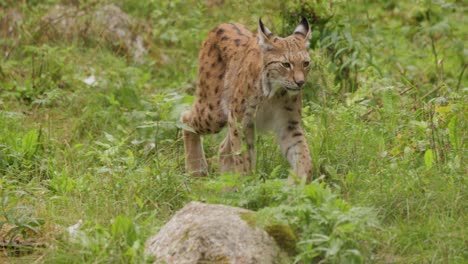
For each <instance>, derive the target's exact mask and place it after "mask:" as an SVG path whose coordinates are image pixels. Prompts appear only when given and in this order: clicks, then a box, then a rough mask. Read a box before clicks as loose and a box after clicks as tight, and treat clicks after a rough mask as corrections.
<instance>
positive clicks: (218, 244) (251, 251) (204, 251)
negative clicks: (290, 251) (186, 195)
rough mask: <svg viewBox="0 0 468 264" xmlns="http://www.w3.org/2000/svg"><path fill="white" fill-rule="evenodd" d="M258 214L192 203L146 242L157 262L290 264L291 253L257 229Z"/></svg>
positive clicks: (181, 263) (222, 206)
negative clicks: (289, 254)
mask: <svg viewBox="0 0 468 264" xmlns="http://www.w3.org/2000/svg"><path fill="white" fill-rule="evenodd" d="M253 214H254V212H252V211H249V210H246V209H242V208H236V207H230V206H225V205H215V204H204V203H199V202H191V203H189V204H188V205H186V206H185V207H184V208H182V209H181V210H180V211H178V212H177V213H176V214H175V215H174V217H172V219H171V220H170V221H169V222H168V223H167V224H166V225H165V226H164V227H163V228H162V229H161V230H160V231H159V232H158V234H157V235H155V236H153V237H151V238H150V239H149V240H148V241H147V242H146V247H145V251H146V253H147V254H149V255H153V256H155V257H156V261H155V262H154V263H168V264H171V263H177V264H192V263H193V264H196V263H242V264H250V263H252V264H254V263H262V264H270V263H278V264H280V263H290V261H288V257H287V253H285V252H284V251H283V250H282V249H280V248H279V246H278V245H277V244H276V242H275V240H274V239H273V238H272V237H270V236H269V235H268V234H267V233H266V232H265V231H264V230H262V229H261V228H258V227H256V226H255V220H254V218H253Z"/></svg>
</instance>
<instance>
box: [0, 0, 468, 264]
mask: <svg viewBox="0 0 468 264" xmlns="http://www.w3.org/2000/svg"><path fill="white" fill-rule="evenodd" d="M217 2H222V1H195V0H189V1H182V0H174V1H169V0H167V1H166V0H150V1H136V0H108V1H85V0H80V1H74V0H47V1H36V0H31V1H13V0H0V52H1V56H0V175H1V178H0V202H1V203H0V206H1V208H0V230H1V231H0V232H1V233H0V236H1V237H2V240H3V241H2V242H5V243H8V242H11V243H13V242H14V241H16V240H20V241H23V242H24V248H25V250H21V247H22V246H21V245H22V244H21V242H20V243H19V244H16V246H12V247H3V250H2V251H0V253H1V256H0V262H4V261H9V262H13V263H30V262H31V261H32V260H35V261H37V262H39V263H144V262H147V261H149V260H148V259H147V257H145V256H144V254H143V249H144V242H145V240H146V239H147V238H148V237H149V236H150V235H152V234H155V233H156V232H157V230H158V229H159V228H160V227H161V226H162V225H163V224H164V223H165V222H166V221H167V220H168V219H169V218H170V217H171V216H172V215H173V214H174V212H175V211H177V210H178V209H180V208H181V207H183V206H184V204H186V203H187V202H188V201H190V200H199V201H205V202H213V203H223V204H228V205H234V206H241V207H244V208H247V209H251V210H255V211H257V213H256V214H255V217H252V216H250V215H249V216H248V217H247V220H248V222H249V224H255V225H259V226H262V227H264V228H265V230H267V231H269V232H270V233H271V234H272V235H273V237H275V239H278V240H281V238H283V242H284V243H283V244H282V246H283V247H284V248H285V249H286V250H287V252H288V253H290V254H292V255H293V259H295V260H296V261H303V262H302V263H310V262H315V261H317V262H318V261H323V263H466V262H468V253H467V250H466V248H467V235H468V232H467V228H466V226H467V225H466V223H468V217H467V208H468V203H467V201H468V197H467V188H466V186H467V182H466V179H467V177H466V175H468V169H467V166H466V163H465V162H467V152H466V149H465V147H466V144H467V138H468V128H467V120H468V105H467V103H466V102H468V96H467V95H468V93H467V92H468V77H467V74H466V68H467V65H468V53H467V48H466V36H468V26H467V22H466V16H464V15H465V14H466V13H467V9H468V5H467V4H466V3H464V1H456V0H452V1H449V0H446V1H444V0H437V1H436V0H434V1H431V0H425V1H415V2H413V1H398V0H379V1H368V0H357V1H318V0H309V1H305V0H294V1H288V3H287V4H285V3H281V2H282V1H249V2H248V3H247V2H245V3H242V1H232V0H225V1H224V3H223V4H222V6H218V4H217ZM276 2H278V3H276ZM284 2H286V1H284ZM107 3H114V4H116V5H118V6H120V7H121V8H122V10H123V11H124V12H126V13H127V14H129V15H130V16H132V17H134V18H137V19H138V21H139V22H138V24H137V26H135V28H134V29H133V30H134V32H135V33H136V34H140V35H141V36H142V37H143V38H144V39H145V41H146V42H147V43H148V48H149V53H148V56H145V57H144V58H143V60H142V61H141V62H139V63H136V62H134V61H133V60H132V56H131V54H130V53H131V51H129V50H127V49H125V48H122V45H121V44H119V43H109V41H108V40H106V39H104V38H100V36H99V34H96V33H95V32H99V31H96V30H93V29H90V31H89V32H94V33H93V34H92V35H87V36H83V35H81V34H71V35H70V36H69V37H67V38H61V37H60V35H59V36H57V35H54V36H52V35H48V34H46V33H45V32H48V31H47V30H46V28H45V27H46V25H45V24H44V21H43V19H42V17H43V16H44V15H45V14H46V13H47V11H48V10H49V9H50V8H51V7H52V6H54V5H55V4H65V5H71V4H74V5H76V6H78V8H79V9H80V10H83V11H84V12H85V13H89V12H91V11H90V10H95V9H97V8H99V7H100V6H103V5H104V4H107ZM247 6H248V7H247ZM11 10H16V11H17V12H18V13H20V14H21V16H22V18H21V19H20V20H18V22H17V23H16V24H14V25H13V26H12V27H11V28H12V30H10V29H11V28H10V27H9V26H5V25H11V23H10V22H12V21H14V20H13V19H11V16H10V15H11ZM260 15H261V16H262V18H263V20H264V22H265V23H266V24H267V25H268V26H269V28H270V29H272V30H273V31H274V32H277V33H280V34H283V35H284V34H289V31H290V29H291V27H293V25H294V24H295V23H297V21H299V16H301V15H302V16H305V17H307V18H308V19H309V21H310V22H311V23H312V24H313V34H312V39H311V55H312V58H313V62H314V65H313V66H314V67H313V70H312V71H311V74H310V77H309V82H308V84H307V86H306V88H305V98H304V111H303V112H304V118H303V123H304V127H305V131H306V133H307V137H308V142H309V143H310V149H311V153H312V158H313V162H314V168H315V171H314V173H315V174H314V175H315V179H316V181H315V182H313V183H312V184H309V185H304V184H300V185H299V186H288V184H287V181H286V180H285V179H286V177H287V175H288V169H289V167H288V165H287V162H286V161H285V160H284V159H283V158H282V157H281V154H280V151H279V150H278V147H277V146H276V143H275V142H274V139H273V138H272V137H270V136H268V135H266V136H262V137H261V138H260V139H259V140H258V143H257V145H258V146H257V149H258V161H257V163H258V166H257V171H256V173H255V174H254V175H252V176H249V177H239V176H236V175H219V173H218V170H217V164H216V160H217V158H216V153H217V146H218V144H219V142H220V141H221V139H222V137H223V136H224V135H223V133H220V134H219V135H215V136H212V137H206V138H205V142H204V144H205V151H206V153H207V157H208V158H209V163H210V167H211V168H210V170H211V176H210V177H208V178H206V179H194V178H191V177H188V176H187V175H186V174H184V169H183V167H184V166H183V164H184V153H183V142H182V141H181V126H180V123H179V122H178V116H179V114H180V112H181V111H183V110H184V109H186V108H187V107H188V106H189V105H190V103H191V101H192V100H193V96H192V95H191V94H192V93H193V89H194V82H195V80H196V69H197V52H198V49H199V47H200V44H201V42H202V41H203V39H204V38H205V36H206V35H207V33H208V32H209V31H210V30H211V29H212V28H213V27H214V26H215V25H216V24H218V23H221V22H226V21H237V22H241V23H244V24H246V25H248V26H249V28H251V29H253V30H254V29H255V27H256V23H257V20H258V17H259V16H260ZM8 23H10V24H8ZM70 30H73V29H70ZM93 80H94V81H93ZM80 220H81V221H82V222H83V224H82V226H81V227H80V228H79V229H77V230H76V231H75V232H71V233H70V232H68V231H67V229H66V228H67V227H70V226H72V225H75V224H76V223H78V222H79V221H80ZM33 240H34V241H35V242H34V243H33V242H31V243H26V242H25V241H33ZM15 243H16V242H15ZM31 244H33V245H34V244H36V245H39V246H37V248H35V250H33V253H32V254H29V253H31V250H30V249H31Z"/></svg>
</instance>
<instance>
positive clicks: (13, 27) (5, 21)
mask: <svg viewBox="0 0 468 264" xmlns="http://www.w3.org/2000/svg"><path fill="white" fill-rule="evenodd" d="M0 11H2V10H0ZM22 22H23V16H22V15H21V13H20V12H18V11H17V10H15V9H8V10H6V11H5V13H4V14H3V16H1V19H0V36H1V37H4V38H7V37H12V36H16V35H17V34H18V32H19V27H20V25H21V23H22Z"/></svg>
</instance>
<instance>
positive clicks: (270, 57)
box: [257, 18, 310, 96]
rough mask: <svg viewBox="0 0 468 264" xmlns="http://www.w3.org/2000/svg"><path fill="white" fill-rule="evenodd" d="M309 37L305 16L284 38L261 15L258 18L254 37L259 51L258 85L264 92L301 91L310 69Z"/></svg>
mask: <svg viewBox="0 0 468 264" xmlns="http://www.w3.org/2000/svg"><path fill="white" fill-rule="evenodd" d="M309 37H310V27H309V22H307V19H305V18H302V20H301V22H300V23H299V25H298V26H297V27H296V29H295V30H294V32H293V34H292V35H290V36H288V37H285V38H281V37H277V36H275V35H274V34H273V33H272V32H271V31H270V30H269V29H268V28H267V27H266V26H265V25H264V24H263V22H262V20H261V19H260V20H259V21H258V34H257V38H258V44H259V45H260V48H261V50H262V53H263V76H262V86H263V93H264V94H265V95H266V96H273V95H274V94H275V92H276V91H277V90H280V89H285V90H286V91H288V93H289V94H297V93H299V92H300V91H301V89H302V87H303V85H304V83H305V82H306V78H307V73H308V71H309V69H310V56H309V52H308V51H307V48H308V46H309Z"/></svg>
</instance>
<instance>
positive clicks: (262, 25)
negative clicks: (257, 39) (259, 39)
mask: <svg viewBox="0 0 468 264" xmlns="http://www.w3.org/2000/svg"><path fill="white" fill-rule="evenodd" d="M258 27H259V29H260V30H261V32H262V33H263V34H265V36H266V37H270V36H271V35H272V34H273V33H271V31H270V30H269V29H268V28H267V27H266V26H265V25H264V24H263V22H262V18H261V17H260V18H259V19H258Z"/></svg>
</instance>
